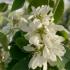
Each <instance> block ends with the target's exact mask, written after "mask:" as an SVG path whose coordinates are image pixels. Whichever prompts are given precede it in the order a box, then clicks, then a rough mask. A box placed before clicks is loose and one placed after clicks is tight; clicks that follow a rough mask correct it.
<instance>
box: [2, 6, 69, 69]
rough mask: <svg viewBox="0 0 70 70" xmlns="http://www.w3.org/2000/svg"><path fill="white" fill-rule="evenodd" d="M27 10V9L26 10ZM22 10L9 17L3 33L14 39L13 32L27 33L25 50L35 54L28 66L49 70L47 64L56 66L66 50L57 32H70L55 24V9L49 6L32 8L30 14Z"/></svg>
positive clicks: (62, 39)
mask: <svg viewBox="0 0 70 70" xmlns="http://www.w3.org/2000/svg"><path fill="white" fill-rule="evenodd" d="M24 9H25V8H24ZM24 9H23V8H21V9H20V10H17V11H15V12H13V13H11V14H9V15H8V19H7V21H8V23H7V26H5V27H3V29H2V32H3V31H4V33H5V32H6V33H7V34H8V37H9V36H11V37H12V35H13V34H12V33H10V32H12V31H14V32H13V33H15V32H16V31H17V30H22V31H24V32H27V34H26V35H25V38H26V39H27V40H28V41H29V44H27V46H24V47H23V48H24V50H25V51H28V52H32V53H33V57H32V58H31V60H30V62H29V64H28V66H29V68H32V69H36V68H37V67H43V70H47V63H49V64H50V65H54V63H55V62H56V61H57V57H58V58H60V60H62V56H63V55H64V54H65V52H66V50H65V48H64V45H63V43H62V42H63V41H64V38H63V37H62V36H59V35H57V34H56V33H57V31H62V30H64V31H66V32H67V33H68V31H67V30H66V29H65V28H64V27H63V26H62V25H57V24H55V23H54V17H53V15H54V14H53V12H52V11H53V9H52V8H51V7H49V6H47V5H42V6H40V7H37V8H34V7H32V12H31V13H30V14H28V12H27V11H26V10H24ZM5 30H6V31H5Z"/></svg>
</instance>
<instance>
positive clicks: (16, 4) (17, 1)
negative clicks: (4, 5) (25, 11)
mask: <svg viewBox="0 0 70 70" xmlns="http://www.w3.org/2000/svg"><path fill="white" fill-rule="evenodd" d="M24 2H25V0H14V2H13V5H12V9H11V11H14V10H17V9H19V8H21V7H22V6H23V5H24Z"/></svg>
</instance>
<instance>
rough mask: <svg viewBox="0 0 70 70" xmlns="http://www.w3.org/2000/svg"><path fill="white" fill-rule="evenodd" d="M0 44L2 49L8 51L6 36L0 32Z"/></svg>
mask: <svg viewBox="0 0 70 70" xmlns="http://www.w3.org/2000/svg"><path fill="white" fill-rule="evenodd" d="M0 43H1V44H2V47H3V48H4V49H5V50H6V51H7V50H8V39H7V37H6V35H4V34H3V33H1V32H0Z"/></svg>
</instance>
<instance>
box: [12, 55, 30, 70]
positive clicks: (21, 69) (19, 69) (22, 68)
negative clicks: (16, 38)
mask: <svg viewBox="0 0 70 70" xmlns="http://www.w3.org/2000/svg"><path fill="white" fill-rule="evenodd" d="M29 60H30V56H27V57H25V58H23V59H22V60H20V61H19V62H18V63H16V64H15V65H14V67H13V68H12V70H29V68H28V63H29Z"/></svg>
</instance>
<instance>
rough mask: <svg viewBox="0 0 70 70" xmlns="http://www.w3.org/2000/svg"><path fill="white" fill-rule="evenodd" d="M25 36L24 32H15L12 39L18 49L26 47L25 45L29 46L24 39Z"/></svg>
mask: <svg viewBox="0 0 70 70" xmlns="http://www.w3.org/2000/svg"><path fill="white" fill-rule="evenodd" d="M25 34H26V32H23V31H18V32H16V34H15V36H14V37H13V40H14V42H15V44H16V45H17V46H18V47H19V48H23V46H26V45H27V44H29V42H28V41H27V40H26V39H25V37H24V35H25Z"/></svg>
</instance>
